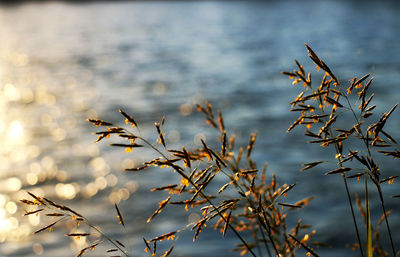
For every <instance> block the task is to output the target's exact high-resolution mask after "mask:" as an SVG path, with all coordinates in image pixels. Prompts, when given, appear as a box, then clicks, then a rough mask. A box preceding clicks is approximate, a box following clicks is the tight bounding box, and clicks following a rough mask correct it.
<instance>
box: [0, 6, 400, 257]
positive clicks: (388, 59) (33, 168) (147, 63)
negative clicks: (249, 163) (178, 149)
mask: <svg viewBox="0 0 400 257" xmlns="http://www.w3.org/2000/svg"><path fill="white" fill-rule="evenodd" d="M357 2H358V1H347V2H346V1H341V2H334V1H319V2H318V3H313V2H310V1H301V3H300V4H299V2H298V1H289V2H287V1H280V2H279V3H278V2H274V1H265V2H264V3H263V2H260V1H259V2H254V3H253V2H251V3H246V2H231V3H230V2H221V3H219V2H190V3H186V2H176V3H175V2H168V3H137V2H127V3H119V4H107V3H92V4H87V5H86V4H85V5H78V4H77V5H70V4H67V3H47V4H33V3H31V4H26V5H22V6H16V7H1V8H0V21H1V23H0V24H1V25H2V26H0V36H1V37H0V38H2V44H1V47H0V108H1V109H2V112H0V142H1V147H0V163H1V165H0V242H5V241H6V240H7V241H8V242H9V244H2V245H1V246H0V254H3V253H4V254H5V255H8V256H35V255H41V254H44V255H46V256H60V257H61V256H62V257H64V256H65V251H69V245H62V246H61V245H60V242H62V241H63V240H64V239H63V235H61V239H60V237H57V236H56V235H54V234H53V235H52V236H46V235H38V236H37V237H35V239H33V240H34V241H35V242H41V243H32V242H31V241H30V240H32V238H31V237H29V235H31V234H32V232H34V231H36V230H37V229H38V228H39V226H38V225H39V223H41V222H43V221H44V219H45V218H46V217H42V216H40V215H30V216H28V217H25V218H21V216H22V215H23V214H24V209H25V206H22V205H20V204H19V200H20V199H23V198H27V194H26V191H30V192H33V193H34V194H36V195H46V196H47V197H49V198H55V199H57V200H60V201H62V202H63V203H68V204H72V205H73V207H76V208H77V209H79V210H81V211H82V212H85V213H87V214H88V215H90V217H92V218H94V219H95V220H96V221H98V224H100V225H102V226H105V227H107V229H109V231H111V233H114V234H119V233H120V231H117V230H116V229H115V228H114V226H113V225H114V223H112V222H114V221H113V220H111V219H110V220H108V219H107V218H109V217H114V216H113V215H114V214H111V215H108V216H107V214H110V210H109V209H110V206H111V204H113V203H119V202H120V203H121V204H124V201H125V200H128V199H129V200H132V202H131V201H127V202H126V203H125V206H124V207H125V211H126V212H127V213H128V214H129V215H128V216H129V217H131V220H130V221H131V222H132V223H134V224H135V226H132V227H133V228H131V230H130V231H129V233H130V234H131V235H132V237H133V238H139V239H140V240H136V241H134V243H133V245H134V246H135V247H138V248H139V249H142V245H141V243H142V242H141V236H142V234H144V233H149V231H150V232H152V229H154V227H150V229H149V228H146V229H144V228H143V226H142V225H141V224H143V223H144V221H145V218H144V217H145V216H146V215H148V214H149V212H150V213H151V212H152V210H153V209H154V207H155V203H152V202H151V201H149V196H148V195H149V192H148V187H150V186H153V185H154V184H155V183H166V181H164V176H163V174H162V173H160V174H159V173H156V174H151V176H152V177H148V178H143V180H142V181H138V180H139V179H137V177H127V176H126V175H125V174H121V173H120V172H119V171H120V170H121V169H123V168H130V167H134V166H136V165H138V164H140V163H141V162H142V161H143V160H145V159H146V156H147V155H148V154H149V153H148V152H144V154H143V155H140V156H137V155H135V153H133V155H127V154H125V153H123V152H122V153H121V152H118V151H115V150H110V149H109V147H108V146H107V145H106V144H96V145H94V144H93V141H94V140H95V138H96V136H94V135H91V132H93V129H92V128H90V127H89V125H88V124H86V123H85V119H86V118H97V117H98V116H100V117H99V118H102V119H111V120H112V122H114V121H116V120H117V119H119V117H117V116H116V111H117V110H118V108H119V107H126V108H127V109H129V110H132V111H133V112H134V113H135V114H136V115H138V120H140V121H141V122H142V123H143V130H144V133H147V134H150V133H151V131H152V129H153V128H152V124H153V121H154V120H159V119H160V117H161V116H162V114H167V125H168V126H169V127H168V133H167V135H166V137H167V139H168V142H169V143H170V144H173V145H179V144H180V143H185V144H189V145H190V146H201V142H200V138H206V137H209V133H208V132H207V130H205V129H204V126H202V125H203V120H202V118H199V116H196V115H195V114H194V113H195V109H194V108H193V103H194V102H201V101H203V100H204V99H209V100H211V102H213V103H215V106H218V107H219V108H222V110H223V112H224V113H225V120H226V123H227V124H228V123H229V124H231V128H233V129H234V131H235V133H238V140H239V141H240V139H241V138H245V139H244V140H242V141H247V139H248V137H247V134H248V132H250V131H254V130H256V131H258V132H259V134H260V136H259V141H258V143H257V147H259V149H258V152H257V153H255V154H256V159H257V161H258V162H259V163H262V162H263V161H269V162H270V167H271V170H272V171H271V173H272V172H277V171H279V172H280V173H279V177H280V178H281V179H282V180H284V181H285V182H286V180H288V181H293V182H295V181H303V179H302V178H300V175H298V173H296V171H297V170H298V169H300V163H303V162H304V159H305V158H308V157H310V156H312V157H314V158H320V157H321V158H323V157H324V156H323V154H322V153H320V151H319V150H317V151H315V150H312V148H307V147H305V146H304V142H303V141H301V140H299V137H297V136H298V135H300V134H302V133H301V132H299V133H297V134H296V135H295V136H293V135H287V134H286V133H285V132H284V131H285V129H286V128H287V127H288V126H289V124H290V123H291V120H292V118H293V116H291V114H289V112H288V105H287V102H288V101H289V99H290V98H289V96H291V95H293V96H294V95H295V93H294V92H295V91H294V89H293V87H290V85H289V84H290V82H289V81H287V80H286V78H284V77H281V76H280V74H279V71H281V70H290V69H292V68H293V67H294V66H293V65H292V60H293V58H295V57H296V58H299V60H301V61H302V62H303V60H305V59H306V58H305V56H306V54H305V50H304V48H303V43H304V42H305V41H307V42H309V41H311V42H310V43H311V44H312V46H315V47H316V48H317V49H318V50H319V53H321V55H322V56H324V57H326V58H327V61H328V62H329V64H330V65H331V66H333V67H335V71H337V72H338V73H339V74H340V75H342V76H343V78H344V79H350V77H349V76H354V75H356V76H359V75H360V74H365V73H368V72H372V73H374V74H376V81H377V82H376V83H377V87H376V89H377V91H378V93H379V94H378V93H377V94H376V95H377V97H376V98H377V102H378V105H379V106H380V104H384V103H385V102H391V103H393V104H394V103H395V102H396V101H398V99H399V92H400V90H399V89H398V87H397V82H398V81H399V80H400V75H399V74H400V73H399V71H400V68H399V67H400V48H399V45H398V44H397V43H396V42H398V39H399V38H400V30H399V29H398V28H399V27H400V19H399V16H398V15H397V14H398V13H396V12H395V11H394V10H398V6H397V5H395V4H393V6H391V5H390V4H387V5H386V4H381V5H379V4H378V5H377V4H374V3H370V2H368V1H366V3H365V5H363V6H359V5H358V4H357ZM356 7H357V8H356ZM321 10H322V11H321ZM310 12H312V15H310ZM327 13H329V14H331V15H326V14H327ZM366 14H371V16H369V17H368V19H366V17H365V15H366ZM310 17H312V18H310ZM350 25H351V26H350ZM377 25H379V29H376V26H377ZM332 35H334V36H332ZM327 38H328V39H327ZM302 57H304V58H302ZM311 68H312V67H311ZM353 73H354V74H353ZM379 79H382V80H381V82H379ZM383 79H384V81H383ZM378 108H380V107H378ZM382 108H383V107H382ZM385 108H386V107H385ZM381 110H382V111H383V109H380V110H379V111H381ZM194 124H197V125H195V126H194ZM392 124H394V126H393V127H395V128H396V127H398V124H399V116H398V115H397V116H395V115H394V117H393V123H392ZM394 133H395V135H397V136H398V135H399V132H398V131H397V130H395V131H394ZM210 140H211V139H210ZM238 143H243V142H238ZM244 143H246V142H244ZM299 149H301V151H299ZM132 156H133V157H132ZM321 174H322V172H321ZM305 176H306V175H305ZM308 178H310V177H308ZM140 179H142V178H140ZM316 182H317V183H316ZM303 183H305V185H304V186H303V188H305V190H304V191H303V194H307V193H310V194H318V192H319V191H320V190H321V188H322V189H324V188H325V187H326V186H328V185H329V186H336V187H338V183H339V182H337V181H336V182H331V181H327V180H324V179H323V178H322V179H321V177H318V178H310V179H309V181H306V182H303ZM142 185H143V186H142ZM390 192H393V190H392V191H390ZM324 193H326V194H324V197H321V198H319V199H316V200H315V201H316V202H317V204H321V205H323V206H325V205H327V203H328V205H330V206H335V208H338V209H343V208H345V207H344V204H343V203H342V202H337V200H334V199H336V198H335V197H334V196H333V195H334V194H336V192H325V191H324ZM317 204H316V205H314V207H313V208H314V209H312V208H310V211H309V212H307V216H306V215H305V216H304V218H305V220H306V221H309V222H310V223H311V222H312V221H314V220H320V219H318V218H320V217H321V216H322V217H323V218H321V220H322V221H319V222H320V223H319V224H317V225H319V226H320V228H321V230H322V231H325V232H326V231H330V230H331V228H332V226H329V224H330V222H333V223H334V224H335V226H334V227H335V228H337V229H342V230H343V229H345V228H347V225H348V224H347V223H345V222H343V225H340V224H342V216H343V214H342V213H339V214H334V213H333V212H329V211H328V212H324V213H321V211H320V209H318V208H316V207H315V206H317ZM389 204H392V206H393V207H395V205H394V203H393V202H391V201H389ZM317 209H318V210H317ZM28 211H29V209H28ZM170 215H171V217H172V218H171V220H172V221H171V224H173V223H174V222H176V223H178V221H180V220H181V218H182V217H185V219H189V220H196V219H198V217H199V216H198V213H194V214H193V215H190V216H189V215H187V216H188V217H186V216H184V215H185V214H182V213H172V214H170ZM327 221H329V222H327ZM338 221H340V222H338ZM316 222H318V221H316ZM136 224H137V225H136ZM171 224H170V223H167V222H164V221H160V222H159V223H158V224H157V225H155V226H158V227H159V228H166V227H167V228H169V227H170V226H172V225H171ZM337 224H339V225H337ZM395 224H396V226H397V227H398V226H399V225H398V224H399V223H398V222H397V223H395ZM65 229H66V230H69V231H71V229H72V228H71V227H69V226H68V225H67V226H66V227H65ZM210 231H211V230H210ZM206 233H208V232H206ZM346 233H347V234H346V236H348V233H349V232H346ZM60 234H62V233H60ZM138 235H139V237H138ZM207 235H208V236H207V237H206V238H205V239H204V241H203V242H204V243H205V244H206V245H207V244H208V246H209V247H205V249H209V248H210V249H215V252H212V253H210V251H209V250H204V249H199V250H198V251H192V248H191V242H190V240H187V242H184V243H183V245H184V246H183V248H181V249H180V250H181V253H182V254H183V255H185V253H191V254H193V255H192V256H204V255H206V254H207V255H209V256H211V254H214V256H221V255H223V254H226V248H223V247H220V248H219V249H216V248H217V246H216V245H215V239H216V238H219V235H217V236H216V235H215V234H213V232H212V231H211V232H209V234H207ZM322 235H325V236H326V237H327V238H328V239H332V237H333V239H332V241H334V242H339V243H340V246H339V247H338V248H336V249H338V250H337V252H331V250H330V249H328V250H326V253H327V255H323V256H340V255H341V253H342V251H347V250H346V249H345V247H344V243H343V239H341V238H342V234H339V233H338V234H334V235H332V234H330V233H325V234H324V233H323V232H322ZM38 238H39V239H38ZM41 239H43V240H41ZM24 240H25V242H26V241H27V242H28V243H27V244H26V245H23V243H22V242H24ZM226 240H227V244H226V245H229V244H230V243H232V242H233V243H234V242H236V241H234V239H232V237H227V239H226ZM229 240H230V241H229ZM12 241H17V242H19V243H20V245H17V246H15V248H13V247H11V246H12V244H11V243H10V242H12ZM346 242H347V241H346ZM86 243H87V242H85V241H84V240H82V241H73V240H72V241H71V244H72V247H73V249H78V248H79V247H81V246H83V245H85V244H86ZM339 243H338V244H339ZM341 243H343V244H341ZM226 247H228V246H226ZM49 251H50V252H49ZM346 253H347V252H346ZM140 254H142V253H140ZM140 254H138V255H139V256H140ZM329 254H330V255H329Z"/></svg>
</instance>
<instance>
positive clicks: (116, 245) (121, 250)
mask: <svg viewBox="0 0 400 257" xmlns="http://www.w3.org/2000/svg"><path fill="white" fill-rule="evenodd" d="M83 219H84V220H85V223H86V224H87V225H88V226H89V227H91V228H93V229H94V230H96V231H97V232H99V233H100V234H101V235H102V236H103V237H104V238H105V239H107V241H109V242H110V243H112V244H113V245H114V246H115V247H117V248H118V250H119V251H120V252H122V253H123V254H124V255H125V256H126V257H130V256H129V254H127V253H126V251H124V250H123V249H121V247H120V246H119V245H118V244H116V243H115V242H114V241H113V240H112V239H111V238H110V237H108V236H107V235H106V234H104V233H103V231H101V230H100V229H98V228H97V227H96V226H94V225H92V224H91V223H90V221H89V220H88V219H87V218H85V217H83Z"/></svg>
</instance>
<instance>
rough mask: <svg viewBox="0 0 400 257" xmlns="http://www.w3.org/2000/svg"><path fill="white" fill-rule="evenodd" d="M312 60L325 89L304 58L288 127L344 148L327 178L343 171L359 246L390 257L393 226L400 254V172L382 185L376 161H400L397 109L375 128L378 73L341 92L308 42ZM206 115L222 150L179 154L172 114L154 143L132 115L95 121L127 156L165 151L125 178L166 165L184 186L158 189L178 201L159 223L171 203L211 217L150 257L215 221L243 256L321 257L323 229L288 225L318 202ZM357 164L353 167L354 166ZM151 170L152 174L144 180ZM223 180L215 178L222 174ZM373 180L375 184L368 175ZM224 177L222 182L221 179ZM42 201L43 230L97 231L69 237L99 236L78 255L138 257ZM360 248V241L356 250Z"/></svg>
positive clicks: (149, 245) (216, 117)
mask: <svg viewBox="0 0 400 257" xmlns="http://www.w3.org/2000/svg"><path fill="white" fill-rule="evenodd" d="M306 47H307V50H308V52H309V56H310V58H311V59H312V60H313V62H314V63H315V64H316V65H317V68H318V69H322V70H323V71H325V75H324V76H323V78H322V81H321V83H320V84H319V85H318V87H313V83H312V80H311V74H310V73H306V72H305V70H304V68H303V67H302V66H301V65H300V64H299V63H298V62H297V61H296V64H297V69H296V70H294V71H293V72H283V74H285V75H288V76H289V77H290V78H291V79H293V84H298V83H300V82H301V83H302V84H303V85H304V90H303V92H302V93H300V95H298V96H297V98H296V99H295V100H294V101H293V102H291V105H292V107H293V108H292V110H291V111H297V112H299V113H300V116H299V118H298V119H297V120H296V121H295V122H294V123H293V124H292V125H291V126H290V127H289V129H288V131H290V130H292V129H293V128H295V127H296V126H298V125H305V126H306V127H307V129H306V134H305V135H306V136H308V137H311V138H313V140H312V141H310V143H318V144H321V146H323V147H330V146H333V147H334V148H335V150H336V154H335V160H337V161H336V162H337V165H338V167H337V168H335V169H333V170H330V171H328V172H326V174H327V175H331V174H340V175H341V176H342V178H343V181H344V185H345V190H346V192H347V196H348V200H349V206H350V210H351V213H352V216H353V222H354V227H355V231H356V235H357V240H358V243H357V244H356V245H355V246H356V247H357V248H359V249H360V254H361V256H364V251H363V246H365V249H366V255H367V256H368V257H370V256H372V254H373V251H375V252H377V253H378V254H379V256H388V253H387V252H386V251H385V250H384V249H383V246H382V244H381V242H380V236H379V235H380V234H379V226H380V224H381V223H382V222H383V221H384V222H385V224H386V229H387V232H388V234H389V239H390V245H391V251H392V253H393V256H396V252H395V246H394V243H393V240H392V235H391V230H390V225H389V221H388V218H387V216H388V215H389V214H390V211H386V207H385V203H384V197H383V193H382V189H381V186H380V185H381V183H383V182H385V181H389V182H391V181H393V179H394V178H395V177H397V176H389V177H387V178H384V179H382V178H381V174H380V170H379V166H378V164H377V163H376V161H375V160H374V158H373V155H372V152H373V151H375V149H378V148H379V149H380V148H381V147H386V148H385V149H386V150H385V151H381V150H377V152H380V153H383V154H385V155H388V156H392V157H394V158H398V157H400V152H399V151H398V144H397V142H396V141H395V140H394V139H393V138H392V137H391V136H390V135H389V134H388V133H387V132H386V131H385V130H384V126H385V123H386V121H387V120H388V118H389V116H390V115H391V114H392V113H393V111H394V109H395V108H396V106H397V105H395V106H394V107H393V108H392V109H391V110H390V111H389V112H387V113H384V114H383V115H382V116H381V118H380V119H379V120H378V121H376V122H370V117H371V115H372V110H373V109H374V108H375V106H370V104H371V100H372V97H373V94H372V95H371V96H369V95H368V89H369V88H370V85H371V82H372V79H371V80H369V81H368V82H366V83H364V84H362V83H363V82H365V81H367V79H368V77H369V74H368V75H366V76H364V77H362V78H360V79H357V78H354V79H353V80H352V81H351V83H350V85H349V86H348V87H347V88H346V90H345V89H343V88H342V86H341V84H340V83H339V80H338V79H337V78H336V77H335V75H334V74H333V73H332V71H331V70H330V68H329V67H328V66H327V65H326V64H325V63H324V62H323V61H322V60H321V59H320V58H319V57H318V56H317V55H316V54H315V53H314V52H313V50H312V49H311V48H310V47H309V46H308V45H306ZM353 91H358V97H357V98H358V99H356V101H355V102H354V104H352V101H353V98H352V94H351V93H352V92H353ZM355 105H359V109H360V111H359V112H358V111H356V109H355V107H354V106H355ZM197 109H198V111H199V112H202V113H203V114H204V115H205V118H206V122H207V123H208V124H210V126H211V127H213V128H215V129H216V131H217V141H218V142H219V143H218V146H217V147H216V148H213V147H210V145H209V144H207V143H206V142H205V141H204V140H203V139H202V140H201V143H202V147H200V148H197V149H188V148H187V147H184V146H183V147H182V148H181V149H172V148H170V147H169V146H168V145H167V143H166V140H165V132H164V123H165V118H164V117H163V119H162V120H161V122H159V123H154V126H155V132H156V134H155V138H153V139H149V138H145V137H143V136H142V134H141V132H140V129H139V126H138V123H137V122H136V121H135V119H134V118H133V117H132V116H131V115H130V114H128V113H127V112H125V111H123V110H119V112H120V114H121V116H122V117H123V118H124V119H125V122H126V126H118V125H114V124H112V123H110V122H107V121H103V120H98V119H90V120H89V122H91V123H92V124H93V125H95V126H98V127H101V128H102V130H100V131H98V132H96V133H95V134H97V136H98V138H97V141H96V142H98V141H101V140H103V139H106V138H109V137H110V136H113V137H114V138H119V139H120V140H121V141H120V142H119V143H113V144H111V146H114V147H120V148H124V149H125V151H126V152H132V151H133V149H135V151H134V152H133V153H134V154H138V151H139V149H140V148H143V147H146V148H150V149H152V150H153V151H154V153H156V154H157V155H158V157H157V158H154V159H151V160H148V161H146V162H144V163H143V164H142V165H140V166H137V167H131V168H127V169H125V171H126V172H132V173H135V174H136V173H137V174H138V175H145V173H146V169H147V168H150V167H154V166H157V167H159V168H163V169H167V170H168V172H170V174H171V179H174V180H175V182H174V183H172V184H168V185H155V187H154V188H153V189H151V191H167V192H168V193H169V196H168V197H167V198H166V199H164V200H161V201H160V202H159V203H158V208H156V210H155V211H154V213H153V214H152V215H151V216H150V217H149V218H148V220H147V222H151V220H152V219H154V218H155V217H156V216H157V215H159V214H160V213H161V212H162V210H163V209H165V208H167V207H168V206H170V205H177V206H182V208H184V209H185V210H186V211H191V209H192V208H196V209H199V210H201V211H202V214H201V216H200V218H199V219H198V220H197V221H195V222H193V223H189V224H184V225H183V226H182V227H181V228H177V229H176V230H174V231H171V232H168V233H165V234H162V235H159V236H156V237H154V238H152V239H144V238H143V239H144V243H145V251H146V252H148V253H149V254H150V255H151V256H157V255H161V256H168V255H169V254H170V253H171V252H172V250H173V248H174V246H175V243H176V241H177V239H178V238H179V237H180V236H181V234H182V232H183V231H185V230H188V229H190V230H193V231H194V235H193V241H195V240H196V239H197V237H198V236H199V234H200V232H201V231H202V230H203V228H204V227H205V226H206V225H207V224H210V223H211V224H213V226H214V228H215V229H217V230H219V231H220V232H221V233H222V236H225V233H226V231H227V230H228V229H229V230H231V231H232V232H233V233H234V234H235V236H236V237H237V238H238V240H239V241H240V243H239V244H238V245H237V246H236V247H234V249H233V250H235V251H239V252H240V254H241V255H244V254H250V255H252V256H262V255H263V254H265V253H266V254H268V256H288V257H292V256H296V250H297V249H298V247H300V248H304V249H305V251H306V252H307V255H309V256H318V255H317V253H316V252H315V251H314V249H313V247H317V246H318V245H319V244H318V243H315V244H313V243H312V242H310V239H311V237H312V236H313V235H314V234H315V230H312V231H310V226H309V225H307V224H303V223H302V221H301V219H299V220H298V222H297V224H296V225H295V227H293V228H288V224H287V222H286V221H287V216H288V215H289V214H290V212H292V211H293V210H296V209H298V208H301V207H303V206H305V205H307V204H308V203H309V201H310V200H311V197H309V198H305V199H302V200H299V201H298V202H296V203H287V202H285V201H284V197H285V196H286V194H287V193H289V192H290V190H292V188H293V187H294V186H295V184H290V185H287V184H284V185H282V186H279V185H278V184H277V182H276V177H275V174H273V175H272V179H271V181H267V180H266V168H267V166H266V165H264V166H263V168H261V169H260V168H258V167H257V165H256V163H255V161H254V160H253V159H252V157H251V154H252V151H253V148H254V145H255V142H256V134H251V135H250V139H249V143H248V145H247V146H245V147H237V146H236V144H235V135H234V134H230V133H228V132H227V130H226V127H225V124H224V119H223V116H222V114H221V112H220V111H219V110H218V111H217V114H215V113H214V111H213V109H212V106H211V104H210V103H208V102H206V103H205V104H204V105H197ZM346 113H350V114H351V115H352V116H353V118H354V124H352V125H348V124H345V125H341V123H340V120H341V119H342V118H343V119H344V118H345V117H346ZM352 140H360V141H361V142H362V143H363V148H362V149H361V148H360V149H351V148H352V147H355V146H358V145H357V144H353V143H352V142H353V141H352ZM352 160H356V162H352V163H351V164H350V162H349V161H352ZM324 162H325V161H317V162H311V163H306V164H304V168H303V169H302V171H305V170H307V169H310V168H312V167H315V166H317V165H319V164H322V163H324ZM142 173H143V174H142ZM217 177H218V178H219V179H215V178H217ZM361 177H364V188H365V201H364V203H365V207H364V206H363V204H362V202H361V200H360V198H359V197H358V196H356V198H355V201H356V204H357V206H358V207H359V210H360V213H361V215H362V217H363V218H364V222H365V225H366V238H367V242H366V243H365V244H363V243H362V241H361V238H360V230H359V228H358V225H357V222H356V214H355V212H354V208H353V200H352V197H351V193H350V190H349V187H348V183H347V180H348V179H360V178H361ZM368 178H369V179H368ZM221 180H224V182H223V183H222V184H221V183H220V181H221ZM370 183H372V184H373V185H375V187H376V188H377V190H378V194H379V200H380V203H381V207H382V211H383V216H382V219H381V220H380V221H379V222H378V224H377V225H376V226H372V222H371V218H370V210H369V205H370V200H369V194H370V191H369V190H368V185H369V184H370ZM30 195H31V197H32V198H33V200H22V202H23V203H25V204H27V205H32V206H34V207H35V208H33V209H32V210H30V211H29V212H27V213H26V215H37V214H38V213H43V214H44V215H46V216H50V217H54V218H56V219H57V220H56V221H55V222H52V223H50V224H49V225H46V226H44V227H43V228H41V229H39V230H38V231H36V232H35V233H39V232H42V231H45V230H51V229H52V228H53V226H54V225H56V224H57V223H60V222H62V221H65V220H67V219H73V220H75V225H76V226H79V224H80V223H84V224H86V225H87V226H88V227H89V228H92V229H94V230H95V231H97V232H98V233H97V235H96V236H94V235H91V234H90V233H89V232H79V233H69V234H66V236H69V237H80V236H85V237H91V238H93V240H92V241H93V243H92V244H89V245H88V246H86V247H84V248H83V249H82V250H81V251H80V252H79V253H78V255H77V256H81V255H83V254H84V253H85V251H87V250H89V249H91V250H92V249H94V248H95V247H96V246H97V245H98V244H100V243H105V242H108V243H111V245H112V248H111V249H109V250H108V251H107V253H112V254H113V255H114V253H115V254H120V255H121V256H122V255H124V256H130V254H129V251H128V250H127V248H126V246H125V245H124V244H123V243H122V242H121V241H118V240H115V239H112V238H111V237H109V236H107V235H106V233H105V232H103V231H101V230H100V228H98V227H97V226H94V225H92V224H91V223H90V222H89V221H88V219H86V218H85V217H84V216H83V215H81V214H79V213H78V212H76V211H74V210H72V209H71V208H69V207H66V206H63V205H60V204H58V203H55V202H53V201H51V200H49V199H47V198H44V197H39V196H36V195H33V194H32V193H30ZM115 209H116V214H117V218H118V221H119V223H120V224H121V226H123V227H124V226H125V225H126V224H125V222H124V219H123V216H122V213H121V212H120V210H119V208H118V206H117V205H115ZM163 240H171V241H172V243H171V246H170V247H169V249H168V250H167V251H165V252H163V253H161V254H158V252H157V243H160V242H161V241H163ZM353 246H354V245H353Z"/></svg>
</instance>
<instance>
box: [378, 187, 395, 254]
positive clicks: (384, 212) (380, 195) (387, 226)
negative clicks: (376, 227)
mask: <svg viewBox="0 0 400 257" xmlns="http://www.w3.org/2000/svg"><path fill="white" fill-rule="evenodd" d="M376 187H377V188H378V192H379V198H380V199H381V205H382V210H383V215H384V217H385V223H386V228H387V231H388V233H389V239H390V246H391V248H392V253H393V257H395V256H396V250H395V249H394V244H393V239H392V233H391V231H390V226H389V221H388V218H387V215H386V208H385V203H384V201H383V195H382V190H381V186H380V185H376Z"/></svg>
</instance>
